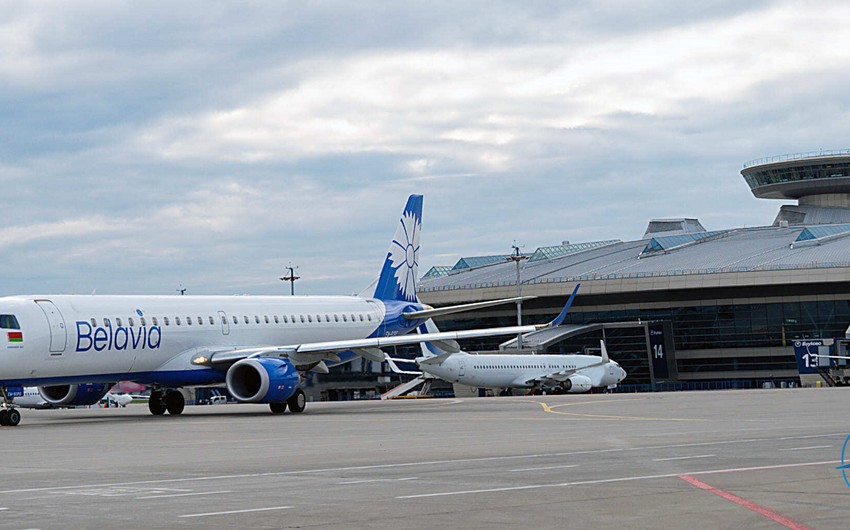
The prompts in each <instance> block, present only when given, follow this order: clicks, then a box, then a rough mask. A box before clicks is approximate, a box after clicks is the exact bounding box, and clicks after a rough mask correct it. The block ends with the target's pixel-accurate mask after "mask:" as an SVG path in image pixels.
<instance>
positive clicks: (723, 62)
mask: <svg viewBox="0 0 850 530" xmlns="http://www.w3.org/2000/svg"><path fill="white" fill-rule="evenodd" d="M4 14H5V15H6V16H5V17H4V20H3V21H2V22H0V72H2V73H1V74H0V85H2V87H3V90H2V91H0V111H2V112H3V115H4V120H3V122H2V123H0V134H2V136H3V138H4V141H3V142H0V159H2V163H0V185H2V187H3V190H2V194H0V211H2V212H3V215H4V223H3V227H4V228H2V229H0V249H3V251H4V253H5V265H4V266H5V268H6V269H7V274H4V280H3V281H0V290H3V291H5V292H21V290H23V291H41V292H44V291H50V290H53V291H60V292H73V291H78V292H89V291H90V290H91V289H92V288H94V287H97V288H98V289H99V292H104V291H111V292H132V291H136V292H163V291H165V292H171V290H172V289H173V288H174V287H173V286H172V284H179V283H183V284H184V285H185V286H187V287H191V289H192V290H193V291H194V292H230V291H233V292H277V291H275V290H280V291H281V292H283V291H284V289H283V287H284V286H282V285H278V284H279V283H280V282H279V280H277V279H276V278H277V276H279V275H280V274H279V273H280V271H281V270H282V267H283V266H284V265H286V264H287V263H288V262H289V260H292V261H293V262H294V263H295V264H297V265H299V266H300V267H301V269H300V270H301V273H302V276H304V279H303V280H300V284H299V286H300V287H301V289H303V291H300V292H313V293H332V292H355V291H357V290H359V289H360V287H362V286H364V285H367V284H368V282H369V281H370V280H371V279H372V277H373V276H374V274H376V273H377V269H378V266H379V265H380V263H379V261H380V258H381V257H382V256H383V255H384V252H385V248H386V245H387V243H388V241H389V238H390V236H391V235H392V232H393V228H394V223H395V221H396V219H397V216H398V211H400V209H401V206H402V205H403V203H404V199H405V197H406V195H407V194H409V193H413V192H418V193H424V194H425V195H426V201H425V208H426V210H425V216H424V222H423V229H424V232H423V240H422V242H423V249H424V252H425V255H424V256H423V266H424V267H425V268H427V266H429V265H431V264H438V263H451V262H452V261H453V260H451V259H449V257H451V256H460V255H470V254H487V253H497V252H507V251H509V247H510V244H511V243H512V242H513V240H515V239H516V240H517V241H519V242H520V243H522V244H524V245H526V247H527V248H529V249H532V250H533V247H536V246H543V245H551V244H556V243H559V242H560V241H562V240H564V239H569V240H571V241H576V242H577V241H588V240H597V239H611V238H622V239H633V238H638V237H640V236H641V235H642V234H643V231H644V229H645V227H646V223H647V221H648V220H649V219H650V218H655V217H664V216H670V217H681V216H689V217H699V218H701V220H702V221H703V224H704V225H705V226H706V227H707V228H710V229H712V228H728V227H732V226H740V225H751V226H752V225H756V224H768V223H769V222H771V221H772V219H773V216H774V215H775V212H776V210H777V209H778V206H779V203H776V202H770V201H757V200H755V199H753V198H752V196H751V194H750V193H749V190H748V189H747V188H746V186H745V184H744V182H743V179H742V178H741V177H740V175H739V173H738V171H739V170H740V167H741V164H742V163H743V162H744V161H746V160H748V159H751V158H757V157H760V156H766V155H771V154H777V153H782V152H788V151H797V150H809V149H817V148H821V147H823V148H830V147H838V148H840V147H847V146H842V145H835V142H840V141H841V140H840V139H841V138H845V137H846V126H844V125H843V124H844V123H846V122H847V118H848V116H847V114H848V103H847V98H846V95H845V91H844V89H843V87H844V86H845V85H846V83H845V81H846V80H847V79H846V78H847V77H848V76H850V74H847V73H846V72H850V69H848V66H850V65H848V63H850V57H848V55H850V51H848V50H850V42H848V40H850V37H848V36H847V35H846V32H845V31H844V30H843V26H842V23H843V21H845V20H847V19H848V18H850V7H848V6H845V5H844V4H843V3H840V2H816V3H814V4H811V3H810V4H806V5H801V4H799V3H796V2H790V1H788V2H785V1H758V2H732V1H720V2H712V3H710V4H705V5H683V4H682V3H681V2H668V1H660V0H659V1H656V2H643V3H640V5H635V4H634V3H633V2H623V1H602V2H593V3H580V2H576V3H560V4H559V3H548V4H534V5H527V6H520V5H518V4H516V3H514V2H499V1H496V2H484V1H480V2H478V1H475V2H464V3H460V4H459V3H457V2H447V1H446V2H442V1H437V2H428V3H412V4H411V3H408V4H405V5H398V6H395V5H382V6H381V7H380V9H377V8H376V7H375V6H371V5H368V4H362V3H361V4H349V3H345V2H322V3H318V4H315V3H314V4H304V3H298V2H283V3H270V4H263V3H256V4H248V5H238V6H237V5H230V4H209V3H207V2H185V3H180V4H177V5H173V4H172V3H166V2H161V3H160V2H149V3H145V4H144V5H140V4H136V3H132V2H99V1H91V2H80V3H75V4H74V5H73V6H71V5H68V4H66V3H62V2H17V3H14V4H12V5H11V6H9V9H8V10H7V11H6V12H5V13H4Z"/></svg>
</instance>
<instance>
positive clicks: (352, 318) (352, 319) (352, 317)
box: [351, 313, 357, 322]
mask: <svg viewBox="0 0 850 530" xmlns="http://www.w3.org/2000/svg"><path fill="white" fill-rule="evenodd" d="M356 320H357V319H356V318H354V313H351V321H352V322H355V321H356Z"/></svg>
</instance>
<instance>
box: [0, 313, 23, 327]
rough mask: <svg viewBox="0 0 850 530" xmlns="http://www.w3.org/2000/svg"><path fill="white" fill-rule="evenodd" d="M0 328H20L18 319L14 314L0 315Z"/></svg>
mask: <svg viewBox="0 0 850 530" xmlns="http://www.w3.org/2000/svg"><path fill="white" fill-rule="evenodd" d="M0 328H3V329H21V326H20V324H18V319H17V318H15V315H0Z"/></svg>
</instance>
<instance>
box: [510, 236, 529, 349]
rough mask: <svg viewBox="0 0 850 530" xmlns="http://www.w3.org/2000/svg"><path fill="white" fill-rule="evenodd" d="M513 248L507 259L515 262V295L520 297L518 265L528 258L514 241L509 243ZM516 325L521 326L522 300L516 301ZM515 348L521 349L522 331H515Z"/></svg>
mask: <svg viewBox="0 0 850 530" xmlns="http://www.w3.org/2000/svg"><path fill="white" fill-rule="evenodd" d="M511 247H512V248H513V249H514V253H513V254H511V255H510V256H508V261H513V262H514V263H516V296H517V298H520V297H521V296H522V283H521V282H520V274H519V265H520V262H521V261H522V260H526V259H528V256H523V255H522V254H521V253H520V251H519V246H518V245H517V244H516V241H514V244H513V245H511ZM516 325H517V326H522V300H517V301H516ZM516 349H517V351H519V350H521V349H522V333H517V336H516Z"/></svg>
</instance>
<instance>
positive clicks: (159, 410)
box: [148, 390, 165, 416]
mask: <svg viewBox="0 0 850 530" xmlns="http://www.w3.org/2000/svg"><path fill="white" fill-rule="evenodd" d="M148 409H150V411H151V414H153V415H154V416H162V415H163V414H165V403H163V400H162V392H160V391H159V390H157V391H155V392H151V397H150V398H149V399H148Z"/></svg>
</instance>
